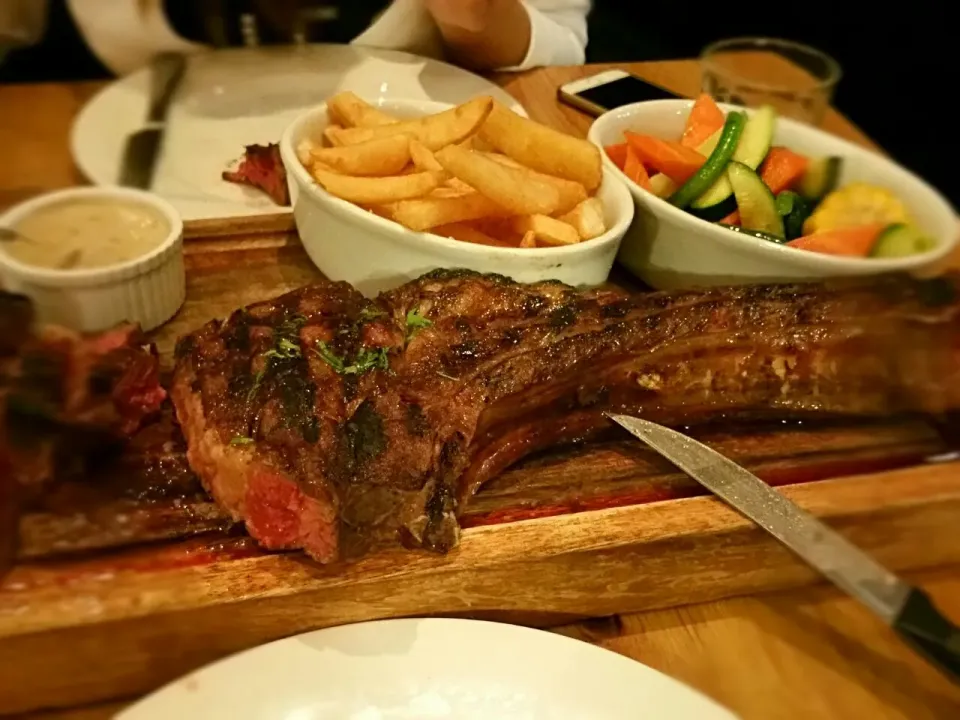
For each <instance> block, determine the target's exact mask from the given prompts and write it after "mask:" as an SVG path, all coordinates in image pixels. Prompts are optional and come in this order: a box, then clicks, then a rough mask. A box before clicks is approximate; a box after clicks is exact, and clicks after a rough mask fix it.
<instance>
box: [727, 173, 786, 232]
mask: <svg viewBox="0 0 960 720" xmlns="http://www.w3.org/2000/svg"><path fill="white" fill-rule="evenodd" d="M727 177H728V178H729V179H730V185H731V186H732V187H733V195H734V197H736V199H737V207H738V208H739V209H740V224H741V225H742V226H743V227H744V228H746V229H748V230H759V231H760V232H762V233H766V234H767V235H774V236H776V237H779V238H783V237H785V236H786V233H785V232H784V229H783V218H781V217H780V213H779V212H777V201H776V198H774V197H773V193H772V192H770V188H768V187H767V185H766V183H764V182H763V180H761V179H760V176H759V175H757V173H756V172H754V171H753V168H749V167H747V166H746V165H744V164H743V163H739V162H736V161H733V162H731V163H730V164H729V165H728V166H727Z"/></svg>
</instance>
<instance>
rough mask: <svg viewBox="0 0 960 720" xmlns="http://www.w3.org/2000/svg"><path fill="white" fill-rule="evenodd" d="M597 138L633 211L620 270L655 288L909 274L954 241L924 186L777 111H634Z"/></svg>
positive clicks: (948, 221) (692, 104)
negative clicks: (633, 205) (623, 184)
mask: <svg viewBox="0 0 960 720" xmlns="http://www.w3.org/2000/svg"><path fill="white" fill-rule="evenodd" d="M589 137H590V140H591V141H592V142H593V143H594V144H596V145H598V146H600V147H601V148H603V149H604V150H605V152H604V163H606V165H607V167H608V168H610V169H611V170H613V171H615V172H616V173H619V176H620V177H622V178H623V179H624V180H625V181H626V183H627V186H628V187H629V188H630V191H631V193H632V195H633V198H634V202H635V203H636V206H637V213H636V219H635V221H634V226H633V228H632V229H631V231H630V232H629V233H628V234H627V236H626V238H624V241H623V244H622V245H621V248H620V254H619V256H618V257H619V260H620V262H621V263H623V264H624V265H625V266H626V267H627V268H628V269H630V270H631V271H632V272H633V273H635V274H636V275H638V276H639V277H640V278H642V279H643V280H644V281H645V282H647V283H648V284H649V285H652V286H653V287H656V288H660V289H670V288H677V287H689V286H695V285H721V284H742V283H765V282H789V281H796V280H818V279H824V278H829V277H844V276H858V275H872V274H877V273H887V272H897V271H904V270H912V269H917V268H922V267H924V266H927V265H930V264H932V263H934V262H936V261H937V260H939V259H941V258H943V257H944V256H945V255H947V254H948V253H950V252H951V250H952V249H953V248H954V246H955V245H956V244H957V240H958V237H960V227H958V221H957V216H956V214H955V213H954V210H953V208H952V207H951V206H950V204H949V203H948V202H947V200H946V199H944V198H943V196H941V195H940V193H938V192H937V191H936V190H934V189H933V188H932V187H930V186H929V185H928V184H926V183H925V182H923V180H921V179H920V178H918V177H917V176H916V175H914V174H913V173H911V172H910V171H908V170H906V169H905V168H903V167H901V166H899V165H897V164H896V163H894V162H892V161H891V160H888V159H887V158H884V157H882V156H880V155H877V154H876V153H873V152H871V151H869V150H866V149H864V148H862V147H859V146H857V145H854V144H852V143H849V142H846V141H845V140H841V139H840V138H837V137H834V136H833V135H829V134H828V133H825V132H822V131H820V130H817V129H816V128H813V127H810V126H808V125H804V124H802V123H799V122H795V121H792V120H789V119H786V118H780V117H777V115H776V113H775V111H774V110H773V109H772V108H769V107H764V108H759V109H756V110H752V109H744V108H740V107H735V106H732V105H717V104H716V103H714V102H713V100H712V99H710V98H709V96H706V95H702V96H701V97H700V98H698V99H697V100H696V101H692V100H658V101H654V102H642V103H635V104H633V105H627V106H624V107H622V108H619V109H617V110H613V111H610V112H608V113H606V114H605V115H603V116H601V117H600V118H598V119H597V120H596V122H595V123H594V124H593V127H592V128H591V129H590V135H589Z"/></svg>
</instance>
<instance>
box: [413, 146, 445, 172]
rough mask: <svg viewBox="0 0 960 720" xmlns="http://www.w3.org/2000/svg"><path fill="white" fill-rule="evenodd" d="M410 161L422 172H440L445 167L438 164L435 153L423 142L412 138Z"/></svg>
mask: <svg viewBox="0 0 960 720" xmlns="http://www.w3.org/2000/svg"><path fill="white" fill-rule="evenodd" d="M410 159H411V160H413V164H414V165H416V166H417V169H418V170H420V171H421V172H440V171H442V170H443V166H441V165H440V163H438V162H437V159H436V158H435V157H434V156H433V153H432V152H431V151H430V149H429V148H428V147H426V146H425V145H424V144H423V143H422V142H420V141H419V140H416V139H414V138H410Z"/></svg>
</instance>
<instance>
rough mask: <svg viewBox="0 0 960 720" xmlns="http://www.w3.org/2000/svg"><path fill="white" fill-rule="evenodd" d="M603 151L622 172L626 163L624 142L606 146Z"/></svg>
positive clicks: (625, 145)
mask: <svg viewBox="0 0 960 720" xmlns="http://www.w3.org/2000/svg"><path fill="white" fill-rule="evenodd" d="M604 150H605V151H606V153H607V155H608V156H609V158H610V159H611V160H613V164H614V165H616V166H617V167H618V168H620V169H621V170H623V164H624V163H625V162H626V161H627V144H626V143H625V142H622V143H617V144H616V145H607V146H606V147H605V148H604Z"/></svg>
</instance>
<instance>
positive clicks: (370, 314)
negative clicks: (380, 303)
mask: <svg viewBox="0 0 960 720" xmlns="http://www.w3.org/2000/svg"><path fill="white" fill-rule="evenodd" d="M384 315H386V313H385V312H384V311H383V310H381V309H380V308H378V307H375V306H373V305H368V306H367V307H365V308H363V310H361V311H360V322H368V321H370V320H376V319H377V318H381V317H383V316H384Z"/></svg>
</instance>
